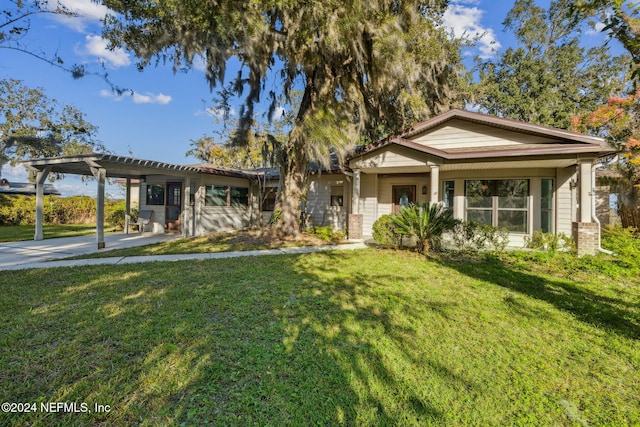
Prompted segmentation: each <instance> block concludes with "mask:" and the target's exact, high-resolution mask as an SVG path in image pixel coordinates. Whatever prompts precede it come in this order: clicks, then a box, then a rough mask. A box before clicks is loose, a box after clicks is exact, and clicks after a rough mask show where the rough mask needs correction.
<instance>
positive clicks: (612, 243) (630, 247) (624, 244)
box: [602, 226, 640, 269]
mask: <svg viewBox="0 0 640 427" xmlns="http://www.w3.org/2000/svg"><path fill="white" fill-rule="evenodd" d="M602 247H603V248H605V249H608V250H610V251H612V252H614V253H615V254H616V258H617V259H618V260H619V261H620V262H621V263H623V264H624V265H626V266H628V267H630V268H635V269H638V268H640V237H638V230H637V229H636V228H633V227H627V228H622V227H620V226H618V227H615V226H607V228H605V229H604V230H603V232H602Z"/></svg>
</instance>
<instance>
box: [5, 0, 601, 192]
mask: <svg viewBox="0 0 640 427" xmlns="http://www.w3.org/2000/svg"><path fill="white" fill-rule="evenodd" d="M60 2H61V3H63V4H64V5H65V6H67V7H68V8H69V9H71V10H74V11H77V12H78V13H79V14H80V15H81V16H80V17H76V18H61V17H54V16H40V17H33V18H32V19H31V27H32V28H31V31H30V32H29V34H28V35H27V37H25V38H24V39H23V40H22V43H23V44H24V45H25V46H26V47H28V48H29V49H31V50H32V51H34V52H39V51H42V52H45V53H47V54H48V55H52V54H53V53H57V54H58V55H59V56H60V57H62V58H64V59H65V60H66V62H67V64H69V65H71V64H74V63H78V64H85V65H86V66H87V67H88V69H89V70H93V71H101V67H102V66H104V68H105V70H106V71H107V72H108V73H109V77H110V79H111V80H112V81H113V82H115V83H116V84H118V85H119V86H121V87H125V88H128V89H131V90H133V91H134V95H133V96H130V95H126V96H122V97H117V96H115V95H114V94H113V92H112V91H111V90H110V87H109V86H108V85H107V84H106V83H105V82H104V81H103V80H102V79H100V78H98V77H93V76H86V77H84V78H81V79H78V80H74V79H72V77H71V76H70V75H69V74H68V73H65V72H63V71H61V70H58V69H56V68H54V67H51V66H50V65H48V64H46V63H44V62H42V61H39V60H37V59H34V58H32V57H30V56H28V55H25V54H23V53H19V52H13V51H10V50H8V49H0V78H14V79H19V80H22V81H23V82H24V83H25V84H26V85H27V86H30V87H40V88H42V89H44V92H45V93H46V95H47V96H48V97H50V98H55V99H56V100H58V101H59V102H60V103H61V104H70V105H73V106H75V107H76V108H78V109H80V110H81V111H82V112H84V113H85V116H86V119H87V120H88V121H90V122H91V123H93V124H95V125H97V126H98V127H99V132H98V138H99V140H100V141H101V142H102V143H103V144H104V145H105V146H106V147H107V148H108V149H109V150H110V151H111V152H113V153H115V154H120V155H125V156H129V155H130V156H133V157H137V158H142V159H150V160H158V161H164V162H170V163H177V164H189V163H197V162H198V160H197V159H195V158H189V157H186V156H185V153H186V151H187V150H189V148H190V140H195V139H197V138H198V137H200V136H202V135H204V134H209V133H211V131H212V129H213V127H214V124H213V122H214V121H215V119H216V117H215V114H214V113H213V111H212V110H211V109H210V108H208V107H211V105H212V103H211V99H212V97H213V96H214V95H215V94H214V93H212V92H210V90H209V85H208V83H207V82H206V80H205V78H204V73H203V72H202V70H201V69H198V67H195V68H194V69H192V70H191V71H190V72H188V73H177V74H174V73H173V71H172V67H171V65H170V64H169V65H166V66H158V67H154V66H149V67H147V68H146V69H145V70H144V71H143V72H139V71H137V69H136V66H135V62H136V59H135V58H134V57H133V55H131V54H130V53H128V52H125V51H123V50H116V51H109V50H107V49H106V42H105V41H104V40H103V39H102V38H101V36H100V32H101V27H100V19H101V18H102V17H103V16H104V15H105V13H106V12H107V10H106V9H105V8H104V7H103V6H101V5H97V4H95V3H92V2H91V0H60ZM51 3H53V2H51ZM538 4H540V5H541V6H546V4H548V1H540V2H539V3H538ZM512 5H513V2H512V1H505V0H493V1H491V0H452V1H450V6H449V10H448V11H447V13H446V15H445V23H446V25H447V26H449V27H450V28H452V29H453V31H454V33H455V34H456V35H458V36H460V35H463V34H464V35H466V36H468V37H474V36H476V35H477V36H478V37H479V39H478V42H477V44H476V47H474V48H473V49H470V50H469V51H467V52H466V54H467V55H468V57H469V58H470V57H473V56H475V55H480V56H482V57H486V58H490V57H492V56H493V55H495V52H496V51H501V50H503V49H505V48H506V47H508V46H509V45H511V44H512V43H513V38H512V36H510V35H509V34H507V33H505V32H503V26H502V21H503V20H504V18H505V16H506V14H507V12H508V11H509V9H510V8H511V6H512ZM594 37H595V36H594ZM2 176H3V177H5V178H7V179H9V180H10V181H25V180H26V172H25V171H24V170H23V169H21V168H11V167H5V168H4V169H3V170H2ZM55 185H56V186H57V187H58V188H59V189H60V190H61V192H62V193H63V195H75V194H86V195H94V194H95V185H94V184H93V183H88V184H87V183H83V182H82V181H81V180H80V179H79V178H78V177H69V178H65V179H64V180H63V181H59V182H57V183H56V184H55ZM107 191H108V193H111V194H112V195H115V194H116V193H117V191H116V188H115V187H110V188H109V189H108V190H107Z"/></svg>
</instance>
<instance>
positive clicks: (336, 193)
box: [331, 185, 344, 206]
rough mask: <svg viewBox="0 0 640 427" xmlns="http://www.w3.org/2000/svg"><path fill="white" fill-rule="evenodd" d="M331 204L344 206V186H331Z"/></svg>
mask: <svg viewBox="0 0 640 427" xmlns="http://www.w3.org/2000/svg"><path fill="white" fill-rule="evenodd" d="M331 206H344V187H343V186H342V185H334V186H332V187H331Z"/></svg>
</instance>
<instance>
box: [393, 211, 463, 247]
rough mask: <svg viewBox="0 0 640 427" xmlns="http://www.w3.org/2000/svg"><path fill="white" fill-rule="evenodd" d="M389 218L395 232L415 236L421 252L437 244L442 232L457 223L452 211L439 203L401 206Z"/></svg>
mask: <svg viewBox="0 0 640 427" xmlns="http://www.w3.org/2000/svg"><path fill="white" fill-rule="evenodd" d="M391 220H392V222H393V224H395V226H396V230H395V232H396V233H398V234H402V235H405V236H415V237H416V240H417V243H418V251H419V252H421V253H427V252H429V249H430V248H431V247H436V246H438V245H439V244H440V240H441V238H442V234H444V233H445V232H446V231H449V230H452V229H453V228H454V227H455V226H456V224H457V223H458V220H457V219H455V218H454V217H453V212H451V210H450V209H446V208H445V207H444V206H443V205H442V204H440V203H433V204H430V203H424V204H423V205H422V206H419V205H415V204H411V205H409V206H407V207H403V208H402V209H401V210H400V213H399V214H396V215H393V216H392V218H391Z"/></svg>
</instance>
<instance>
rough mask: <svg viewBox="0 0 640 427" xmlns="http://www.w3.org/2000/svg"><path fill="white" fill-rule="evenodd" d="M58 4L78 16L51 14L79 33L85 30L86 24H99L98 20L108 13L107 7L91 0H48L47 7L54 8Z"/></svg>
mask: <svg viewBox="0 0 640 427" xmlns="http://www.w3.org/2000/svg"><path fill="white" fill-rule="evenodd" d="M58 4H60V5H61V6H63V7H64V8H66V9H67V10H69V11H70V12H73V13H75V14H77V15H78V16H72V17H67V16H64V15H60V14H56V15H53V18H54V19H55V20H56V21H58V22H61V23H62V24H64V25H66V26H67V27H69V28H72V29H73V30H75V31H78V32H81V33H82V32H84V31H85V28H86V27H87V26H88V25H91V24H99V23H100V20H101V19H103V18H104V17H105V15H106V14H107V13H109V9H108V8H107V7H106V6H104V5H102V4H98V3H96V2H93V1H92V0H57V1H51V2H49V3H48V7H49V9H50V10H55V9H56V8H57V7H58Z"/></svg>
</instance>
